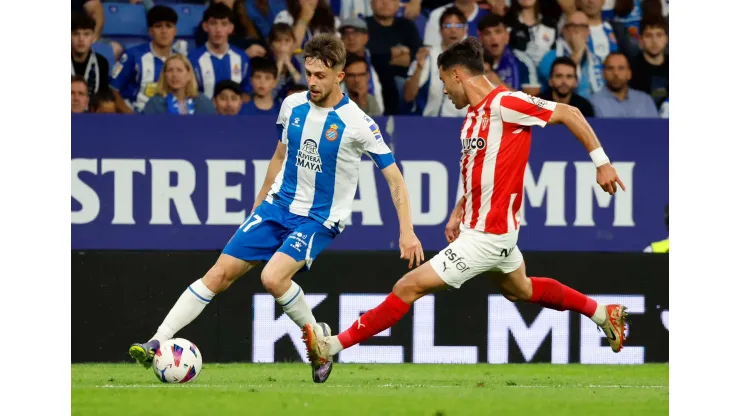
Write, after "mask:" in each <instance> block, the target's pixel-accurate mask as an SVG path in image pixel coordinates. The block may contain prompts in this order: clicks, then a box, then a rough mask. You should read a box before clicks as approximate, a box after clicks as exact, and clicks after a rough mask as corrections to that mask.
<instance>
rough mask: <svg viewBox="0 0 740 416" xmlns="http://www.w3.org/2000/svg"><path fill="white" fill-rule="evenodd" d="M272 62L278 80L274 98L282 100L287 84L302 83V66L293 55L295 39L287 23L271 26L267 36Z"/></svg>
mask: <svg viewBox="0 0 740 416" xmlns="http://www.w3.org/2000/svg"><path fill="white" fill-rule="evenodd" d="M269 43H270V50H271V55H272V60H273V62H275V65H277V69H278V79H277V86H276V87H275V90H274V91H275V96H276V98H279V99H283V98H285V96H286V94H285V93H286V91H285V86H286V85H288V84H289V83H291V82H292V83H300V82H301V81H303V65H302V64H301V61H300V60H299V59H298V58H297V57H296V56H295V55H294V54H293V51H294V46H295V39H294V38H293V28H292V27H291V26H290V25H289V24H287V23H276V24H274V25H272V29H270V36H269Z"/></svg>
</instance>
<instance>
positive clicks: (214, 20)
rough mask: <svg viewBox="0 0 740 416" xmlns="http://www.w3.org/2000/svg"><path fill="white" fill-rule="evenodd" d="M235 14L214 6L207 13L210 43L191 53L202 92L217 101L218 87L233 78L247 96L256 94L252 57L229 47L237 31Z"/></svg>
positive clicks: (207, 29)
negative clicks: (251, 78)
mask: <svg viewBox="0 0 740 416" xmlns="http://www.w3.org/2000/svg"><path fill="white" fill-rule="evenodd" d="M233 19H234V12H233V11H232V10H231V9H230V8H229V7H228V6H226V5H225V4H223V3H213V4H211V5H210V6H209V7H208V9H206V11H205V12H204V13H203V30H205V32H206V33H208V41H206V44H205V45H203V46H201V47H200V48H198V49H196V50H194V51H193V52H191V53H190V55H189V56H188V58H189V59H190V62H192V63H193V68H194V69H195V79H196V80H197V81H198V90H199V91H200V92H202V93H203V95H205V96H206V97H208V98H213V91H214V89H215V88H216V84H218V83H219V82H221V81H223V80H225V79H230V80H232V81H234V82H236V83H237V84H239V85H241V87H242V92H243V93H244V94H246V93H248V92H251V91H252V86H251V84H250V83H249V75H248V74H249V72H248V71H249V57H248V56H247V54H246V53H245V52H244V51H243V50H241V49H239V48H236V47H234V46H231V45H229V35H231V33H232V32H233V31H234V23H233Z"/></svg>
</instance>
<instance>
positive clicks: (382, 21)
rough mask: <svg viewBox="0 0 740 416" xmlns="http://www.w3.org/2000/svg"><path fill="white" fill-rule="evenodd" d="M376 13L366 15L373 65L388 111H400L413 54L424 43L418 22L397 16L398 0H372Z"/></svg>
mask: <svg viewBox="0 0 740 416" xmlns="http://www.w3.org/2000/svg"><path fill="white" fill-rule="evenodd" d="M370 6H371V7H372V9H373V16H372V17H367V18H365V22H366V23H367V29H368V35H369V37H370V39H369V40H368V43H367V50H368V51H369V52H370V61H371V63H372V65H371V66H372V67H373V68H375V70H376V71H377V73H378V76H379V78H380V83H381V85H382V86H383V104H384V105H385V114H399V113H400V110H401V107H400V103H401V102H400V101H401V100H400V98H401V96H400V93H399V89H400V88H403V87H402V85H403V82H404V80H405V78H406V73H407V72H408V70H409V65H411V57H412V56H416V52H417V51H418V50H419V48H420V47H421V46H422V43H421V38H420V37H419V32H418V31H417V30H416V25H414V23H413V22H412V21H410V20H408V19H405V18H398V17H396V12H397V11H398V7H399V6H400V5H399V2H398V0H371V2H370Z"/></svg>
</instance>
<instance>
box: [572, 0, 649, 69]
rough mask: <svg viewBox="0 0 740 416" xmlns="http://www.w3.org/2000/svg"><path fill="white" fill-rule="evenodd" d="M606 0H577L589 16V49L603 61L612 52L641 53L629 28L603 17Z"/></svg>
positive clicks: (631, 54) (580, 8)
mask: <svg viewBox="0 0 740 416" xmlns="http://www.w3.org/2000/svg"><path fill="white" fill-rule="evenodd" d="M604 1H605V0H576V5H577V6H578V9H579V10H582V11H583V13H585V14H586V17H588V24H589V31H590V35H589V37H588V49H589V51H591V53H594V54H596V56H597V57H598V58H599V59H600V60H601V61H602V62H603V61H604V59H606V56H607V55H609V54H610V53H612V52H620V51H621V52H622V53H623V54H625V55H626V56H629V57H633V56H636V55H637V54H638V53H639V49H638V48H637V45H636V44H634V43H633V41H632V40H631V39H630V37H629V34H628V33H627V29H626V28H625V27H624V25H623V24H622V23H620V22H616V21H614V20H612V21H609V22H605V21H603V20H602V18H601V9H602V7H604Z"/></svg>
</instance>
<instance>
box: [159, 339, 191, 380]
mask: <svg viewBox="0 0 740 416" xmlns="http://www.w3.org/2000/svg"><path fill="white" fill-rule="evenodd" d="M202 367H203V357H202V356H201V355H200V351H199V350H198V347H196V346H195V344H193V343H192V342H190V341H188V340H186V339H183V338H174V339H171V340H169V341H165V342H163V343H161V344H160V345H159V349H158V350H157V352H156V353H155V355H154V362H153V365H152V370H154V375H155V376H157V378H158V379H159V381H161V382H162V383H187V382H188V381H193V380H195V379H196V378H198V375H199V374H200V370H201V368H202Z"/></svg>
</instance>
